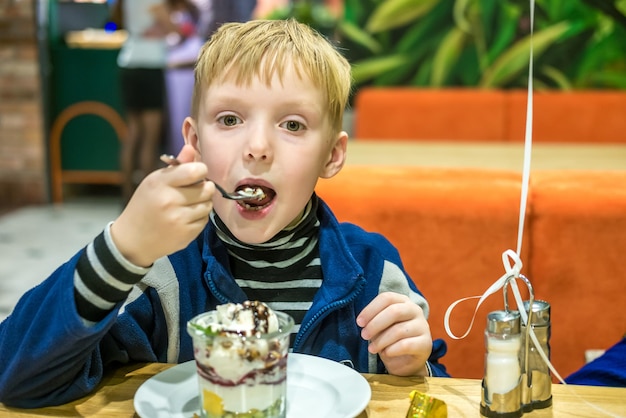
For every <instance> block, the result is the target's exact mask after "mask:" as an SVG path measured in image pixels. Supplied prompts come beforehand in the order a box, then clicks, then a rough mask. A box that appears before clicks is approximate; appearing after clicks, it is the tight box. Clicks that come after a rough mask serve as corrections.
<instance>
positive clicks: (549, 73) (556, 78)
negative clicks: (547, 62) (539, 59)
mask: <svg viewBox="0 0 626 418" xmlns="http://www.w3.org/2000/svg"><path fill="white" fill-rule="evenodd" d="M539 72H540V73H541V74H542V75H544V76H546V77H548V78H549V79H550V80H552V81H553V82H554V83H555V84H556V85H557V86H558V87H559V89H561V90H571V89H572V87H573V86H572V83H571V82H570V80H569V79H568V78H567V76H566V75H565V74H564V73H563V72H562V71H559V70H558V69H556V68H554V67H550V66H544V67H541V68H540V69H539Z"/></svg>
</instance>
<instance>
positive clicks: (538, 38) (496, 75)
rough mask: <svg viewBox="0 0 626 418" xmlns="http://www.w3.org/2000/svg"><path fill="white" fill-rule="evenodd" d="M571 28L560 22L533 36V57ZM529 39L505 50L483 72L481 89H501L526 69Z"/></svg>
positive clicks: (527, 37)
mask: <svg viewBox="0 0 626 418" xmlns="http://www.w3.org/2000/svg"><path fill="white" fill-rule="evenodd" d="M570 28H571V23H569V22H560V23H557V24H555V25H552V26H550V27H548V28H546V29H543V30H542V31H539V32H535V34H534V35H533V39H532V43H533V54H534V57H533V58H535V57H538V56H540V55H541V54H542V53H543V52H544V51H545V50H546V49H547V48H548V47H549V46H550V45H552V44H553V43H554V42H555V41H557V40H558V39H559V38H560V37H561V36H562V35H563V34H565V33H566V32H567V31H568V30H569V29H570ZM530 46H531V38H530V35H529V36H526V37H524V38H522V39H521V40H519V41H518V42H516V43H515V44H514V45H513V46H512V47H511V48H509V49H508V50H506V51H505V52H504V53H503V54H502V55H501V56H500V57H499V58H498V59H497V60H496V61H495V62H494V63H493V65H491V66H490V67H489V68H487V70H486V71H485V74H484V75H483V78H482V79H481V81H480V87H482V88H494V87H502V86H503V85H504V84H505V83H507V82H508V81H510V80H512V79H513V78H514V77H515V76H516V75H518V74H519V73H520V72H522V71H523V70H524V69H526V68H527V67H528V62H529V57H530Z"/></svg>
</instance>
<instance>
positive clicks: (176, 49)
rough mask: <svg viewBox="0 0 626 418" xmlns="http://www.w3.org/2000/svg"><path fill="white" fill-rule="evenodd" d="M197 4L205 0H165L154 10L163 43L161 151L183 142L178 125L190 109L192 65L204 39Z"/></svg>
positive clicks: (172, 150) (174, 151)
mask: <svg viewBox="0 0 626 418" xmlns="http://www.w3.org/2000/svg"><path fill="white" fill-rule="evenodd" d="M201 6H202V7H206V2H204V3H199V2H196V1H192V0H166V1H165V3H164V4H163V5H162V6H161V7H159V8H158V12H157V27H158V28H161V30H162V36H164V37H165V40H166V43H167V59H166V62H167V65H166V69H165V74H164V75H165V86H166V87H165V89H166V90H165V91H166V108H167V125H168V127H169V129H168V135H167V140H166V144H165V151H166V152H167V153H169V154H178V152H179V151H180V149H181V148H182V147H183V145H184V140H183V134H182V126H183V121H184V120H185V118H186V117H187V116H189V113H190V111H191V94H192V91H193V82H194V76H193V67H194V65H195V63H196V58H197V57H198V53H199V52H200V48H202V45H203V44H204V42H205V37H204V35H203V34H202V33H201V28H200V26H199V25H200V24H201V18H202V16H203V14H202V10H201V9H200V7H201Z"/></svg>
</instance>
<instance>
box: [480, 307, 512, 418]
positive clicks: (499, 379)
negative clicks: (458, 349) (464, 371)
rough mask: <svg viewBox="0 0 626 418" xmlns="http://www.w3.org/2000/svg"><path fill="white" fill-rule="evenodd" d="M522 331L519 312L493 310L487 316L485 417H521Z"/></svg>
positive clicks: (483, 385)
mask: <svg viewBox="0 0 626 418" xmlns="http://www.w3.org/2000/svg"><path fill="white" fill-rule="evenodd" d="M520 331H521V330H520V314H519V312H517V311H493V312H490V313H489V315H487V329H486V330H485V346H486V349H487V352H486V355H485V377H484V378H483V382H482V399H481V402H480V413H481V414H482V415H483V416H486V417H500V418H504V417H506V418H516V417H521V416H522V408H521V366H520V348H521V346H522V336H521V332H520Z"/></svg>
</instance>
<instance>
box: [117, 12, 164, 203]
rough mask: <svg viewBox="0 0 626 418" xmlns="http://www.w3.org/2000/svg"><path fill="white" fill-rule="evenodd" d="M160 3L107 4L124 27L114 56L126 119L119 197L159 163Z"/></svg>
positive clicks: (161, 103) (161, 101) (161, 87)
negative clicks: (123, 40)
mask: <svg viewBox="0 0 626 418" xmlns="http://www.w3.org/2000/svg"><path fill="white" fill-rule="evenodd" d="M162 4H163V3H162V0H117V1H116V2H115V4H114V5H113V9H112V20H113V21H114V22H115V23H116V24H117V25H118V27H119V28H120V29H124V30H126V31H127V32H128V38H127V40H126V41H125V42H124V44H123V45H122V48H121V50H120V53H119V55H118V58H117V63H118V65H119V67H120V68H121V72H120V87H121V96H122V101H123V105H124V108H125V109H124V110H125V114H126V121H127V123H128V136H127V138H125V139H124V141H122V148H121V155H120V168H121V171H122V175H123V183H122V198H123V200H124V203H126V202H127V201H128V200H129V199H130V197H131V195H132V194H133V192H134V190H135V187H136V185H137V184H139V182H140V181H141V180H142V179H143V178H144V177H145V176H146V175H147V174H148V173H150V172H152V171H154V170H155V169H156V168H157V164H158V155H159V153H160V147H161V139H162V134H163V110H164V106H165V83H164V77H163V70H164V68H165V65H166V52H167V49H166V43H165V38H164V37H163V31H162V30H160V29H159V28H158V24H157V16H158V12H159V10H161V7H162Z"/></svg>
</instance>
